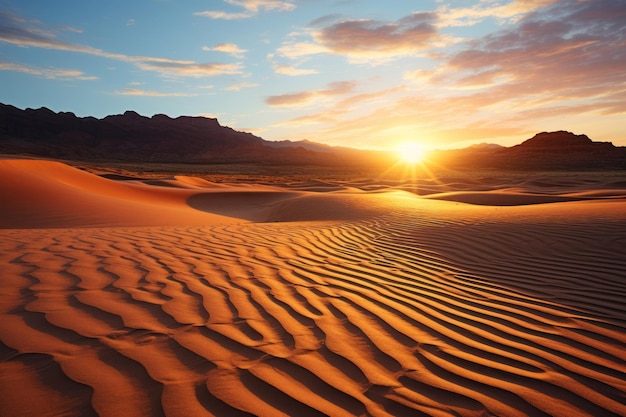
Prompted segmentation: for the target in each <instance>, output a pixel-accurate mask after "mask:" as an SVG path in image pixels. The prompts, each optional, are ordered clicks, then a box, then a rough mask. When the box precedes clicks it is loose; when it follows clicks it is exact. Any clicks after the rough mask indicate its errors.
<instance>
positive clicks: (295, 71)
mask: <svg viewBox="0 0 626 417" xmlns="http://www.w3.org/2000/svg"><path fill="white" fill-rule="evenodd" d="M275 58H276V56H275V54H268V55H267V60H268V61H270V62H271V63H272V68H274V72H275V73H276V74H281V75H289V76H300V75H311V74H317V73H318V71H317V70H314V69H305V68H296V67H295V66H293V65H280V64H278V63H277V62H276V59H275Z"/></svg>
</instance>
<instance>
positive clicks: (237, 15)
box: [194, 0, 296, 20]
mask: <svg viewBox="0 0 626 417" xmlns="http://www.w3.org/2000/svg"><path fill="white" fill-rule="evenodd" d="M224 1H225V2H226V3H228V4H231V5H233V6H238V7H242V8H243V9H244V10H245V11H242V12H224V11H219V10H206V11H202V12H196V13H194V15H196V16H203V17H208V18H210V19H224V20H238V19H248V18H251V17H254V16H256V15H257V14H259V12H260V11H262V10H263V11H278V12H290V11H292V10H294V9H295V8H296V5H295V4H293V3H289V2H286V1H279V0H224Z"/></svg>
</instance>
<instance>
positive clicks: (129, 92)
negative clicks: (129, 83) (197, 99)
mask: <svg viewBox="0 0 626 417" xmlns="http://www.w3.org/2000/svg"><path fill="white" fill-rule="evenodd" d="M116 94H119V95H123V96H147V97H189V96H193V95H195V94H185V93H162V92H159V91H146V90H139V89H137V88H125V89H123V90H122V91H118V92H117V93H116Z"/></svg>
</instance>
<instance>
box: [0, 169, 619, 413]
mask: <svg viewBox="0 0 626 417" xmlns="http://www.w3.org/2000/svg"><path fill="white" fill-rule="evenodd" d="M120 178H121V177H120ZM411 187H415V189H411ZM418 188H419V189H418ZM418 194H420V195H418ZM0 228H1V229H0V416H2V417H14V416H15V417H18V416H19V417H25V416H92V415H100V416H181V417H182V416H250V415H259V416H323V415H328V416H353V415H357V416H370V415H371V416H568V417H573V416H624V415H626V353H625V352H626V180H623V181H615V180H610V181H609V180H605V181H603V180H594V179H593V178H591V177H589V178H585V177H576V178H574V179H571V178H569V179H563V178H556V179H554V178H547V177H542V178H538V179H537V178H534V179H528V180H525V181H516V182H514V183H503V182H501V181H497V180H495V179H494V178H483V179H478V180H472V181H469V180H468V181H463V180H458V181H454V182H453V181H450V182H448V183H441V182H437V181H435V180H430V181H426V180H425V181H424V182H423V183H422V184H421V185H420V184H418V185H412V186H407V185H406V184H400V183H397V184H389V183H384V182H383V181H380V182H379V183H377V182H375V181H369V182H366V181H362V182H354V183H352V184H351V183H346V182H342V183H331V182H322V181H311V182H308V183H285V184H278V185H277V184H275V185H267V184H265V185H263V184H224V183H212V182H209V181H206V180H203V179H199V178H192V177H183V176H181V177H172V178H167V179H159V180H155V179H149V180H148V179H142V178H139V177H137V178H136V179H133V178H123V180H122V179H118V180H111V179H106V178H103V177H101V176H97V175H94V174H92V173H88V172H84V171H81V170H78V169H75V168H71V167H69V166H67V165H64V164H61V163H57V162H50V161H33V160H0Z"/></svg>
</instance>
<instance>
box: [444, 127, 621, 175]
mask: <svg viewBox="0 0 626 417" xmlns="http://www.w3.org/2000/svg"><path fill="white" fill-rule="evenodd" d="M433 156H434V159H436V160H438V161H439V162H440V163H441V164H443V165H445V166H448V167H452V168H464V169H467V168H469V169H471V168H495V169H520V170H524V169H531V170H576V169H580V170H584V169H626V147H617V146H614V145H613V144H612V143H610V142H593V141H592V140H591V139H589V137H587V136H586V135H576V134H574V133H571V132H566V131H563V130H561V131H557V132H542V133H538V134H536V135H535V136H533V137H532V138H530V139H527V140H525V141H523V142H522V143H520V144H519V145H515V146H512V147H509V148H506V147H501V146H499V145H495V146H493V145H492V144H480V145H474V146H470V147H468V148H464V149H455V150H450V151H439V152H436V153H435V154H434V155H433Z"/></svg>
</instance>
